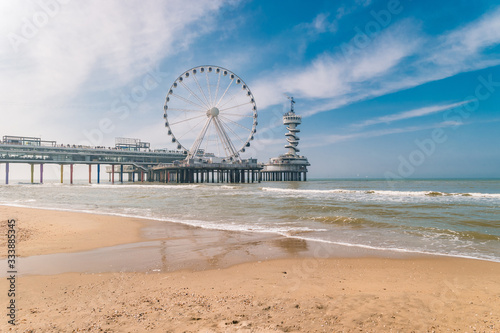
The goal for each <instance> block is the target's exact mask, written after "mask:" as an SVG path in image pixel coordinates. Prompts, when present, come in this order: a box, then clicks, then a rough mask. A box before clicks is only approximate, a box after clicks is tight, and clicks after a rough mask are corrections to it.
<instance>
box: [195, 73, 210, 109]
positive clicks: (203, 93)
mask: <svg viewBox="0 0 500 333" xmlns="http://www.w3.org/2000/svg"><path fill="white" fill-rule="evenodd" d="M193 79H194V80H195V81H196V85H197V86H198V89H199V90H200V92H201V94H202V95H203V97H204V98H205V102H207V105H208V108H210V101H209V100H208V99H207V96H206V95H205V92H204V91H203V89H201V86H200V83H199V82H198V79H197V78H196V75H193Z"/></svg>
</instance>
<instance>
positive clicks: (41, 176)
mask: <svg viewBox="0 0 500 333" xmlns="http://www.w3.org/2000/svg"><path fill="white" fill-rule="evenodd" d="M40 184H43V163H40Z"/></svg>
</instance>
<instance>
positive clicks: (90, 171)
mask: <svg viewBox="0 0 500 333" xmlns="http://www.w3.org/2000/svg"><path fill="white" fill-rule="evenodd" d="M89 184H92V164H89Z"/></svg>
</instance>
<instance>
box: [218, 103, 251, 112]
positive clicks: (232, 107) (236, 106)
mask: <svg viewBox="0 0 500 333" xmlns="http://www.w3.org/2000/svg"><path fill="white" fill-rule="evenodd" d="M247 104H252V102H246V103H243V104H239V105H235V106H231V107H229V108H225V109H219V111H220V112H222V111H226V110H231V109H234V108H239V107H240V106H243V105H247Z"/></svg>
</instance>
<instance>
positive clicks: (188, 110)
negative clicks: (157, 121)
mask: <svg viewBox="0 0 500 333" xmlns="http://www.w3.org/2000/svg"><path fill="white" fill-rule="evenodd" d="M168 110H169V111H181V112H202V113H203V114H206V111H205V110H191V109H179V108H168Z"/></svg>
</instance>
